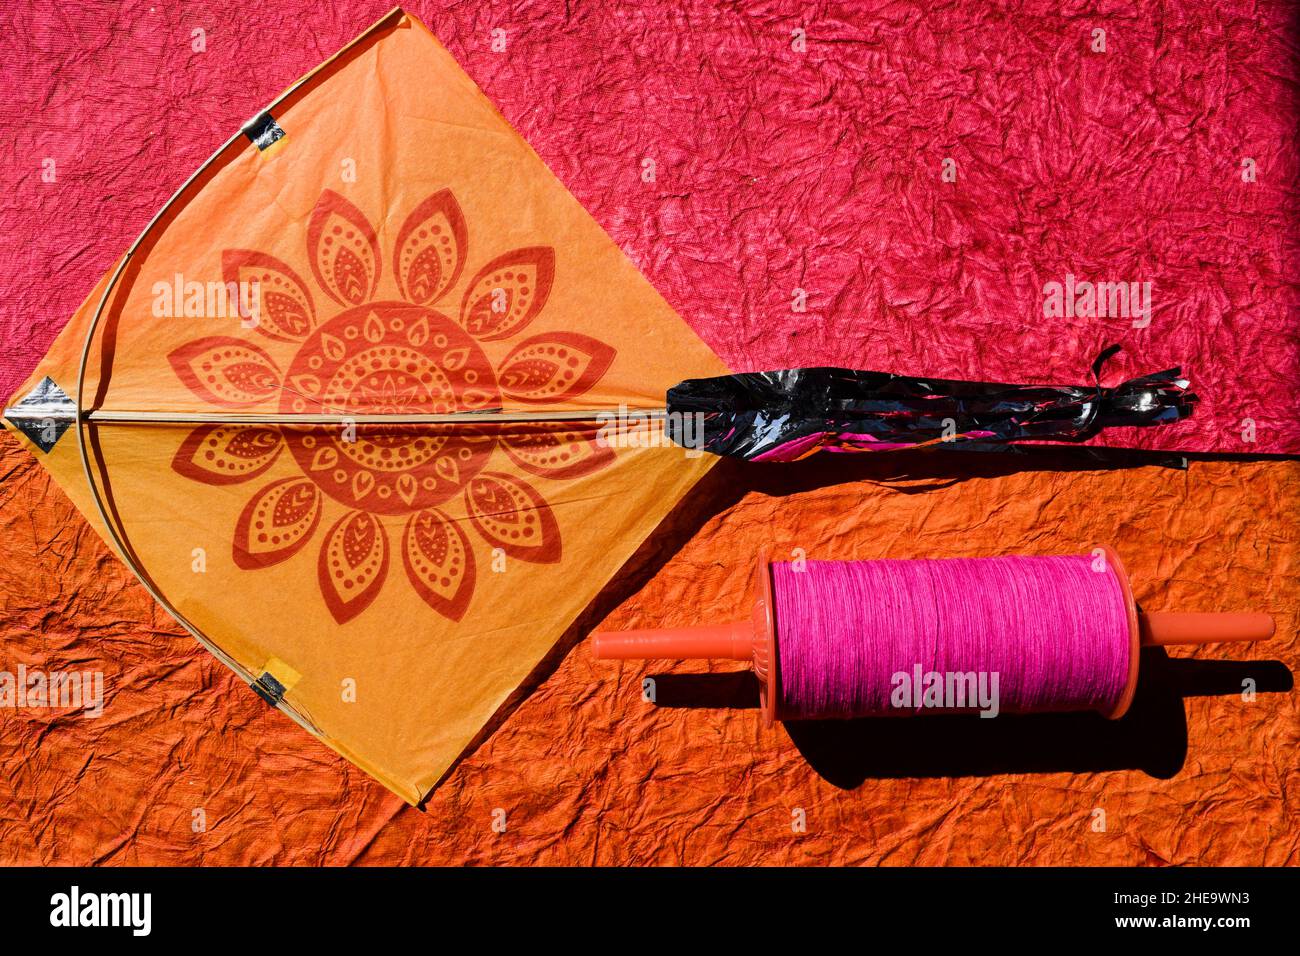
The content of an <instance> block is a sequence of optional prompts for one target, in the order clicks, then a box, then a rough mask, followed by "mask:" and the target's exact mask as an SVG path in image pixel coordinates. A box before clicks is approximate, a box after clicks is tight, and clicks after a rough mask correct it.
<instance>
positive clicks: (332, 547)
mask: <svg viewBox="0 0 1300 956" xmlns="http://www.w3.org/2000/svg"><path fill="white" fill-rule="evenodd" d="M387 575H388V535H387V534H386V533H385V532H384V526H383V525H382V524H380V522H379V519H378V518H376V517H375V516H374V515H371V514H367V513H365V512H364V511H349V512H348V513H347V514H345V515H344V516H343V517H342V518H340V519H339V520H338V521H337V522H335V524H334V526H333V527H332V528H330V530H329V531H328V532H327V533H326V535H325V540H324V542H323V543H322V544H321V549H320V561H319V563H318V564H317V578H318V580H319V583H320V590H321V594H322V595H324V597H325V605H326V607H328V608H329V610H330V614H332V615H334V620H336V621H338V622H339V623H340V624H345V623H347V622H348V621H350V620H352V619H353V618H354V617H356V616H357V615H358V614H360V613H361V612H362V611H364V610H365V609H366V608H368V607H369V606H370V604H371V602H373V601H374V599H375V598H376V597H378V596H379V591H380V589H381V588H382V587H383V585H384V578H385V577H386V576H387Z"/></svg>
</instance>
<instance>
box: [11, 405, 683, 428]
mask: <svg viewBox="0 0 1300 956" xmlns="http://www.w3.org/2000/svg"><path fill="white" fill-rule="evenodd" d="M8 411H9V410H7V411H6V417H21V418H33V419H41V420H43V419H45V418H50V417H54V418H59V417H64V418H69V419H71V418H72V417H73V416H72V414H71V413H66V412H65V413H63V414H62V415H61V416H60V415H53V416H51V415H48V414H34V413H33V414H27V413H24V411H23V410H21V409H13V410H12V411H13V412H14V413H15V414H14V415H12V416H11V415H8ZM667 414H668V410H667V409H665V408H626V409H614V408H609V409H578V410H574V411H566V412H500V413H497V412H456V413H452V414H446V415H435V414H429V415H419V414H415V415H367V414H361V413H358V414H355V415H276V414H274V413H270V414H262V413H256V412H247V413H240V412H132V411H120V412H119V411H107V410H103V409H96V410H95V411H91V412H86V413H85V414H84V415H83V416H82V420H83V421H87V422H93V423H94V424H97V425H105V424H108V425H113V424H122V425H124V424H164V425H456V424H491V423H495V424H502V425H514V424H527V423H529V422H598V421H602V420H603V419H604V418H605V417H607V416H611V415H617V416H619V417H632V416H635V417H639V418H649V419H651V420H658V419H662V418H665V417H666V416H667Z"/></svg>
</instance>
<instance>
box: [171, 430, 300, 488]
mask: <svg viewBox="0 0 1300 956" xmlns="http://www.w3.org/2000/svg"><path fill="white" fill-rule="evenodd" d="M283 447H284V443H283V442H282V441H281V435H280V432H279V431H278V430H277V429H275V428H263V427H262V426H260V425H200V426H199V427H198V428H196V429H194V430H193V431H192V432H190V433H189V434H188V435H187V436H185V441H183V442H181V447H180V448H179V449H178V450H177V452H176V457H174V458H173V459H172V468H173V470H175V471H176V472H177V473H178V474H181V475H184V476H185V477H186V478H190V479H192V480H194V481H201V482H203V483H204V484H206V485H232V484H235V483H236V482H240V481H248V480H250V479H252V478H256V477H257V476H258V475H260V474H262V473H263V472H264V471H266V470H267V469H268V468H270V467H271V465H272V464H273V463H274V462H275V459H276V456H278V455H279V454H280V449H281V448H283Z"/></svg>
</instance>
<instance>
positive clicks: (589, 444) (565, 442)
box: [501, 425, 614, 479]
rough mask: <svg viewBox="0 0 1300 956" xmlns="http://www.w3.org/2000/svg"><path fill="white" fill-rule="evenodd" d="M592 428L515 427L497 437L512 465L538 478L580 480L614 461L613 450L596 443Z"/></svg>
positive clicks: (554, 426)
mask: <svg viewBox="0 0 1300 956" xmlns="http://www.w3.org/2000/svg"><path fill="white" fill-rule="evenodd" d="M596 436H597V432H596V430H594V429H590V428H588V429H576V428H572V427H568V428H566V427H564V426H562V425H561V426H556V425H535V426H523V425H520V426H517V430H515V431H512V432H511V433H510V434H508V435H503V436H502V438H501V447H502V448H503V449H504V450H505V453H506V454H507V455H508V456H509V457H510V460H511V461H513V462H514V463H515V464H516V465H518V466H519V467H520V468H522V469H523V470H524V471H526V472H528V473H529V474H532V475H537V476H538V477H539V478H557V479H564V478H580V477H581V476H583V475H589V474H591V473H592V472H594V471H599V470H600V469H602V468H604V467H605V466H606V465H608V464H609V463H610V462H612V461H613V460H614V451H613V449H611V448H610V447H609V446H607V445H603V444H601V443H600V442H599V441H598V440H597V437H596Z"/></svg>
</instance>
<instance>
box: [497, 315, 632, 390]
mask: <svg viewBox="0 0 1300 956" xmlns="http://www.w3.org/2000/svg"><path fill="white" fill-rule="evenodd" d="M616 354H617V353H616V352H615V350H614V349H613V348H612V347H611V346H608V345H606V344H605V343H604V342H601V341H599V340H597V339H593V338H592V337H591V336H589V335H580V334H579V333H577V332H548V333H546V334H544V335H535V336H533V337H532V338H530V339H525V340H524V341H522V342H520V343H519V345H517V346H516V347H515V348H514V349H513V350H512V351H511V352H510V354H509V355H507V356H506V358H505V361H504V362H502V363H501V374H500V376H499V381H500V384H501V391H502V392H503V393H504V394H505V395H506V396H507V397H508V398H513V399H515V400H516V401H520V402H527V403H529V404H532V405H544V404H548V403H551V402H559V401H563V400H565V399H569V398H574V397H576V396H578V395H581V394H582V393H583V392H586V391H587V390H588V389H590V388H591V387H592V386H593V385H595V384H596V383H597V382H599V381H600V379H601V376H603V375H604V374H605V372H607V371H608V370H609V367H610V365H611V364H613V362H614V356H615V355H616Z"/></svg>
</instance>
